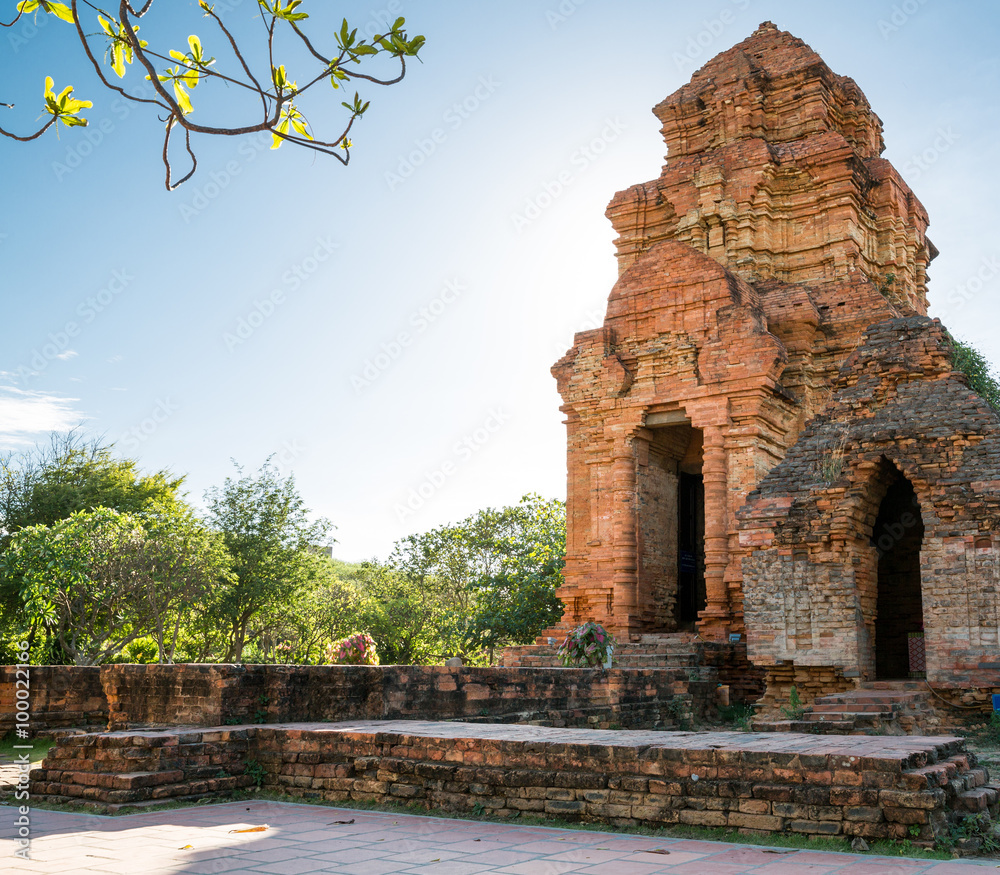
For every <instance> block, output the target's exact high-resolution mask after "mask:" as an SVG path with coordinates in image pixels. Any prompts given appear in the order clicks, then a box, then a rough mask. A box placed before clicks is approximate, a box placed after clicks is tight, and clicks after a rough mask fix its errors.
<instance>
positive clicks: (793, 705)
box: [781, 684, 806, 720]
mask: <svg viewBox="0 0 1000 875" xmlns="http://www.w3.org/2000/svg"><path fill="white" fill-rule="evenodd" d="M781 713H782V714H784V715H785V719H786V720H801V719H802V717H803V716H804V715H805V713H806V709H805V707H804V706H803V704H802V700H801V699H800V698H799V691H798V688H797V687H796V686H795V684H792V688H791V689H790V690H789V691H788V705H787V706H785V705H783V706H782V707H781Z"/></svg>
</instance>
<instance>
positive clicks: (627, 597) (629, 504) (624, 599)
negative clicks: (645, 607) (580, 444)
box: [611, 437, 639, 640]
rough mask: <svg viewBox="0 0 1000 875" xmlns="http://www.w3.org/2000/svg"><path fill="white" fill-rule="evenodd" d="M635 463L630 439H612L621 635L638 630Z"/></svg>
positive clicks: (617, 626) (617, 628)
mask: <svg viewBox="0 0 1000 875" xmlns="http://www.w3.org/2000/svg"><path fill="white" fill-rule="evenodd" d="M635 466H636V462H635V450H634V446H633V438H631V437H629V438H625V439H622V440H617V441H615V446H614V450H613V451H612V456H611V489H612V493H613V495H614V546H613V553H612V558H613V567H614V573H613V576H612V580H613V585H614V604H615V623H614V626H615V632H616V634H618V635H620V636H622V637H623V640H627V639H625V638H624V636H626V635H627V634H628V633H629V632H635V631H638V629H637V628H636V622H637V620H638V614H639V604H638V593H637V592H636V586H637V580H636V567H637V556H636V553H637V551H638V546H637V542H636V518H635V515H636V498H635V491H636V467H635Z"/></svg>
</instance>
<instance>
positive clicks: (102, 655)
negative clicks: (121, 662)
mask: <svg viewBox="0 0 1000 875" xmlns="http://www.w3.org/2000/svg"><path fill="white" fill-rule="evenodd" d="M227 565H228V557H227V555H226V553H225V551H224V549H223V547H222V543H221V541H220V540H219V539H218V538H217V537H215V536H214V535H213V534H212V533H211V532H209V531H208V530H207V529H205V528H204V527H203V526H201V525H200V524H199V523H198V522H197V521H196V520H195V519H194V518H193V516H192V515H191V514H190V513H189V512H185V511H179V510H178V509H177V508H175V507H171V508H167V509H164V510H162V511H159V512H149V513H145V514H127V513H120V512H119V511H116V510H112V509H110V508H106V507H100V508H97V509H96V510H93V511H77V512H75V513H73V514H71V515H70V516H69V517H67V518H66V519H63V520H58V521H57V522H55V523H53V524H52V525H51V526H45V525H36V526H29V527H27V528H24V529H21V530H20V531H18V532H17V533H16V534H14V535H13V537H12V538H11V541H10V544H9V546H8V548H7V551H6V553H4V554H3V555H2V556H0V577H2V578H3V579H4V580H6V581H7V582H8V583H10V582H16V583H17V584H18V585H19V586H20V595H21V598H22V600H23V602H24V611H25V612H26V614H27V616H28V618H29V619H30V620H31V621H33V622H34V623H35V624H36V625H37V624H42V625H44V626H45V627H46V628H48V629H50V630H51V631H52V632H53V635H54V637H55V638H56V639H57V640H58V642H59V645H60V646H61V647H62V649H63V650H64V652H65V653H66V654H67V655H68V656H69V657H70V658H72V659H73V661H74V662H75V663H76V664H78V665H95V664H100V663H103V662H107V661H109V660H110V659H112V658H113V657H115V656H116V655H117V654H119V653H120V652H121V651H122V650H123V649H124V648H125V647H126V646H127V645H129V644H130V643H132V642H133V641H135V640H137V639H139V638H142V637H144V636H147V635H154V636H155V637H156V640H157V644H158V649H159V652H160V653H161V654H163V653H164V651H165V647H164V643H165V642H164V630H165V628H166V623H167V620H168V617H169V616H170V615H171V613H173V612H176V611H178V610H180V609H182V608H183V607H184V606H185V605H186V604H188V603H190V602H191V601H193V600H195V599H198V598H200V597H201V596H202V595H203V594H204V593H205V592H206V591H207V590H208V588H209V586H210V585H211V584H213V583H214V582H216V581H218V580H220V579H224V577H225V575H226V573H227Z"/></svg>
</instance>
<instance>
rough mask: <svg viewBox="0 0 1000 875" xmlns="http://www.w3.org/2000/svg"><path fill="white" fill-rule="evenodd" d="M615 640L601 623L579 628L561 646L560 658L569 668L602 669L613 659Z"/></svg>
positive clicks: (584, 625) (591, 623) (588, 624)
mask: <svg viewBox="0 0 1000 875" xmlns="http://www.w3.org/2000/svg"><path fill="white" fill-rule="evenodd" d="M614 648H615V639H614V637H613V636H612V635H611V633H610V632H608V631H607V629H605V628H604V627H603V626H602V625H601V624H600V623H593V622H590V623H584V624H583V625H582V626H577V627H576V628H575V629H574V630H573V631H572V632H570V633H569V635H567V636H566V638H565V640H564V641H563V643H562V644H560V645H559V651H558V656H559V659H560V661H561V662H562V664H563V665H565V666H567V667H569V668H602V667H603V666H604V665H605V663H607V662H608V660H609V659H610V658H611V654H612V652H613V651H614Z"/></svg>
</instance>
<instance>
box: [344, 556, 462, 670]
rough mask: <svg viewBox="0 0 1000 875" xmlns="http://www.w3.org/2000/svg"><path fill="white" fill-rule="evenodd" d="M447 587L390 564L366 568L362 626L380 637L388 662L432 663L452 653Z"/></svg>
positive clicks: (359, 624)
mask: <svg viewBox="0 0 1000 875" xmlns="http://www.w3.org/2000/svg"><path fill="white" fill-rule="evenodd" d="M450 608H451V606H450V604H449V600H448V596H447V592H446V590H445V589H444V588H443V587H441V586H439V585H438V582H437V581H435V580H433V579H431V580H428V579H423V580H422V579H420V578H418V577H416V576H413V575H410V574H407V573H406V572H405V571H403V570H401V569H399V568H397V567H395V566H393V565H391V564H388V563H380V562H367V563H365V564H364V566H363V567H362V573H361V596H360V602H359V605H358V613H357V618H358V622H357V628H356V629H352V630H351V631H352V632H355V631H357V632H367V633H368V634H369V635H371V636H372V638H373V639H374V640H375V645H376V649H377V650H378V654H379V659H380V660H381V662H382V665H426V664H428V663H433V662H440V661H441V659H442V657H444V656H446V655H448V650H449V648H448V643H447V641H446V638H447V637H448V632H449V630H450V626H451V618H450Z"/></svg>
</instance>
